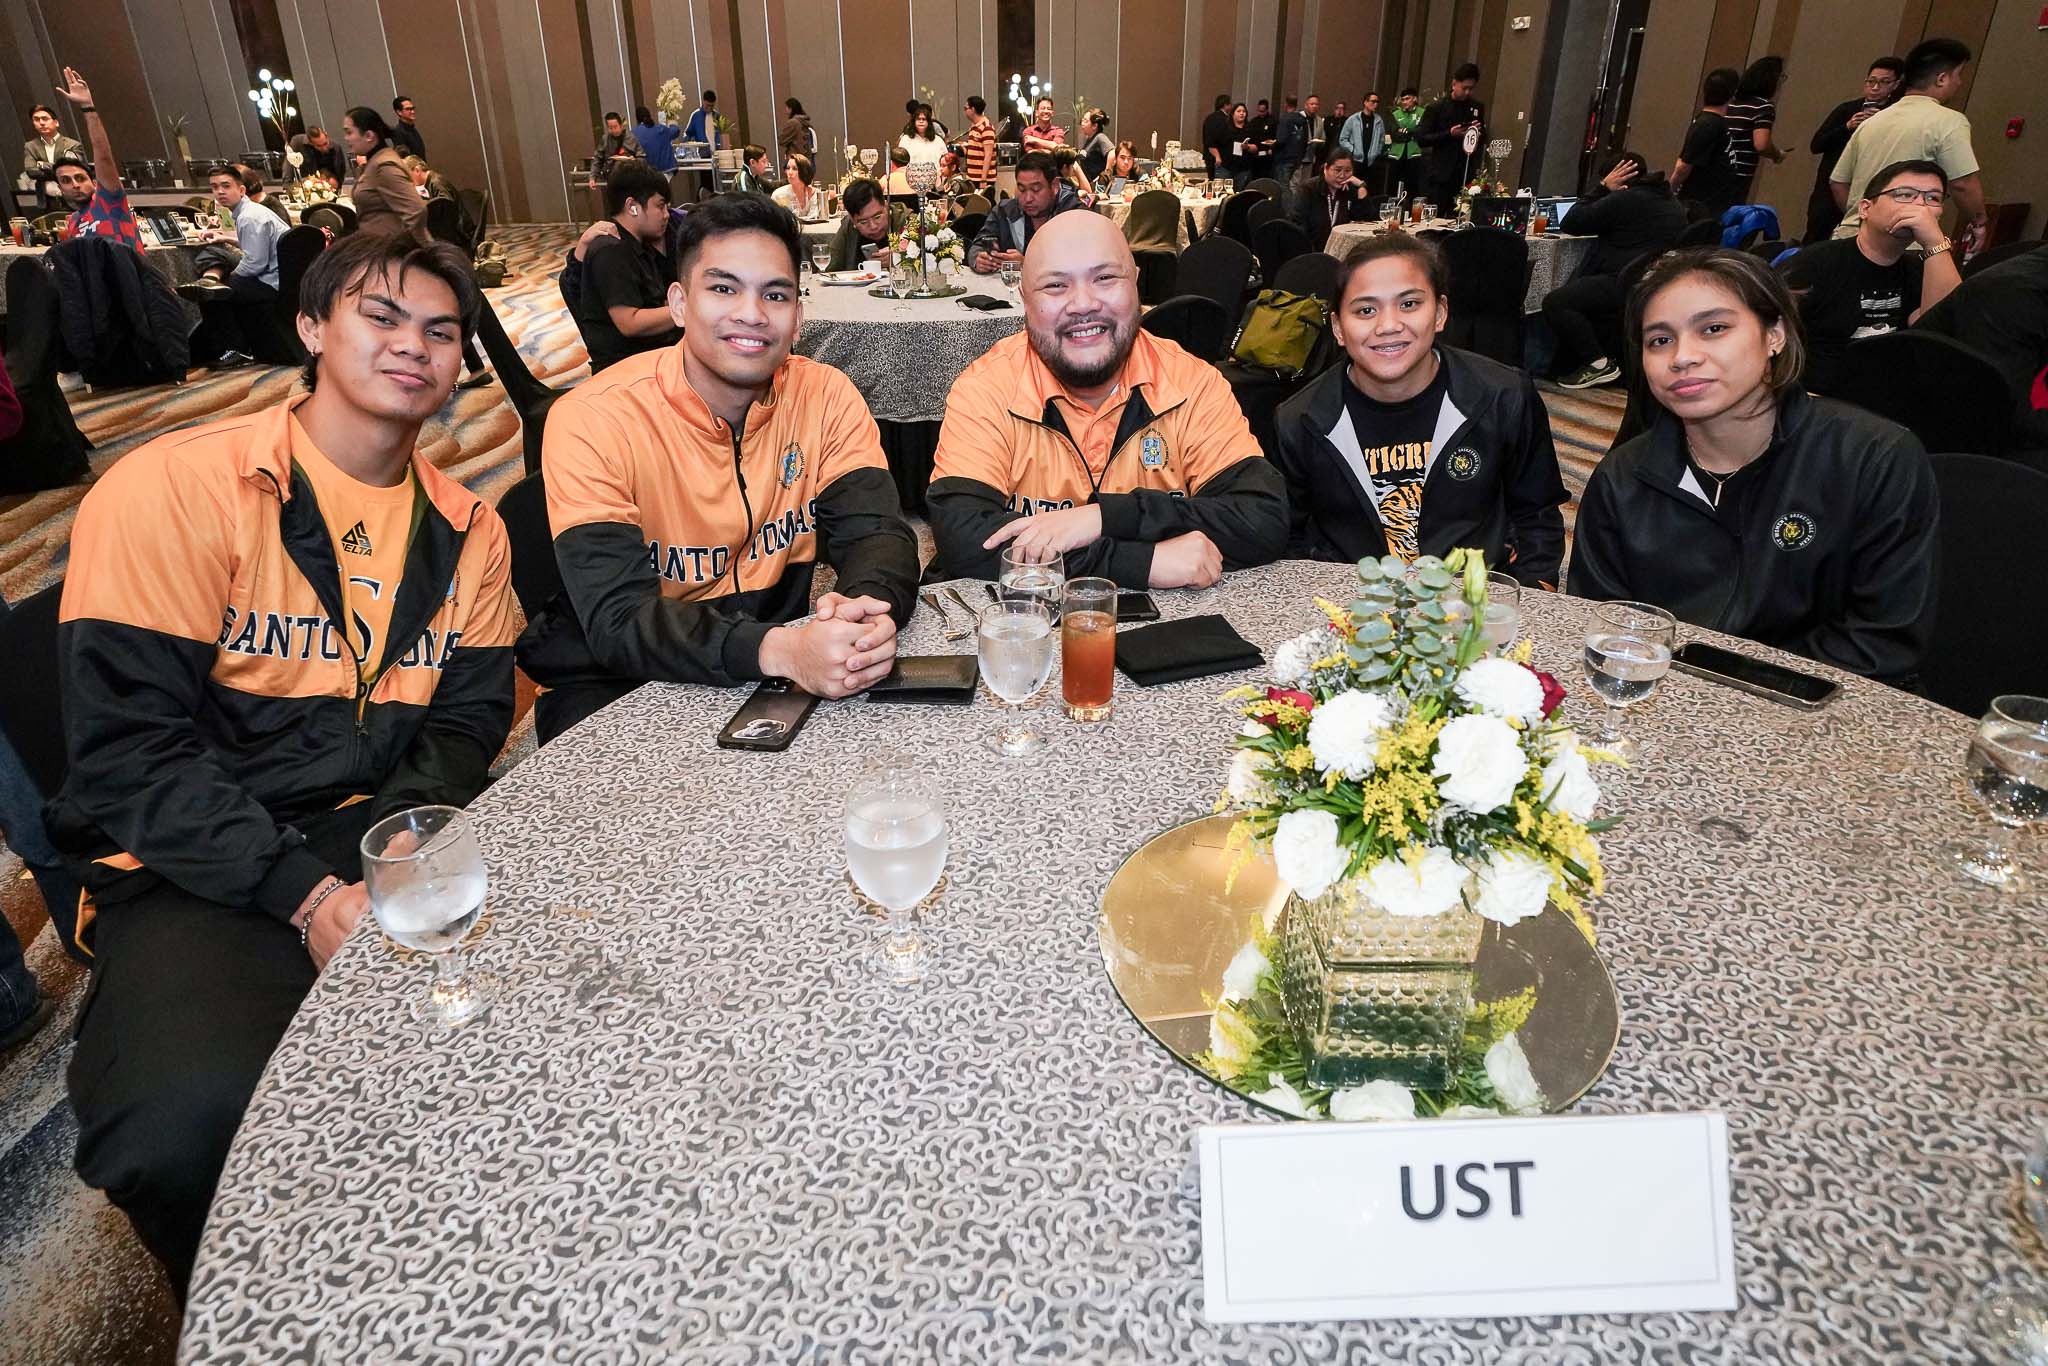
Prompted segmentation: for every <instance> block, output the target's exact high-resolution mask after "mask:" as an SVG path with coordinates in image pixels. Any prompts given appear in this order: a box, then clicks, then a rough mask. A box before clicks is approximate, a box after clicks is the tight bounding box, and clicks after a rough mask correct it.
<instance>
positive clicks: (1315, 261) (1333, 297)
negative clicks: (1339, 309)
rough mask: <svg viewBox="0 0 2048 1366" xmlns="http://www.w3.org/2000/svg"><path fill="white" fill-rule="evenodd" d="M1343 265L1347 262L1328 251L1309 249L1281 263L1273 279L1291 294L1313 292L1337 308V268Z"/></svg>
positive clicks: (1277, 286)
mask: <svg viewBox="0 0 2048 1366" xmlns="http://www.w3.org/2000/svg"><path fill="white" fill-rule="evenodd" d="M1342 268H1343V262H1341V261H1339V260H1338V259H1337V258H1336V257H1334V256H1332V255H1330V254H1329V253H1328V252H1326V251H1305V252H1303V253H1301V254H1300V255H1299V256H1295V257H1292V258H1290V259H1289V260H1288V261H1287V263H1286V264H1285V265H1283V266H1281V267H1280V269H1279V271H1278V272H1277V273H1275V274H1274V275H1273V277H1272V280H1271V283H1272V287H1273V288H1274V289H1282V290H1285V291H1287V292H1288V293H1289V294H1312V295H1314V296H1315V297H1316V298H1318V299H1321V300H1322V301H1323V302H1324V303H1326V304H1328V305H1330V307H1332V308H1335V307H1336V306H1337V272H1338V271H1339V270H1341V269H1342Z"/></svg>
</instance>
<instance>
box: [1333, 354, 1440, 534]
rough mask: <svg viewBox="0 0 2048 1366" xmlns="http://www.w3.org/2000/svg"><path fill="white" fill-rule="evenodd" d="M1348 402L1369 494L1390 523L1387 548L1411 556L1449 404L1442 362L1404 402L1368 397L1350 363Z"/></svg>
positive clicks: (1386, 523) (1383, 522) (1385, 524)
mask: <svg viewBox="0 0 2048 1366" xmlns="http://www.w3.org/2000/svg"><path fill="white" fill-rule="evenodd" d="M1344 406H1345V407H1346V408H1347V409H1348V410H1349V412H1350V415H1351V429H1352V431H1353V432H1354V433H1355V434H1356V435H1357V437H1358V450H1359V454H1360V456H1361V457H1362V458H1363V464H1364V469H1365V477H1366V487H1365V494H1366V496H1367V497H1368V498H1370V499H1371V500H1372V503H1373V507H1374V508H1375V509H1376V510H1377V511H1378V513H1379V517H1380V525H1381V526H1382V527H1384V528H1385V529H1386V533H1387V553H1388V554H1391V555H1398V556H1400V557H1401V558H1402V559H1404V560H1412V559H1414V558H1415V548H1416V534H1417V531H1418V530H1419V528H1420V527H1421V525H1422V481H1423V479H1424V478H1425V477H1426V476H1427V475H1428V474H1429V456H1430V446H1431V443H1432V441H1433V440H1434V439H1435V436H1436V419H1437V414H1438V413H1439V412H1440V411H1441V410H1442V408H1443V406H1444V371H1443V366H1442V365H1438V366H1437V371H1436V378H1435V379H1434V380H1432V381H1430V384H1429V387H1428V388H1426V389H1424V390H1423V391H1422V392H1421V393H1419V394H1417V395H1416V396H1415V397H1414V398H1411V399H1409V400H1408V401H1407V402H1405V403H1380V402H1378V401H1376V400H1374V399H1372V398H1369V397H1367V396H1366V395H1365V394H1364V393H1363V392H1361V391H1360V390H1359V387H1358V385H1357V384H1356V383H1355V382H1354V381H1353V380H1352V378H1351V374H1350V371H1349V369H1348V367H1347V369H1346V371H1345V375H1344Z"/></svg>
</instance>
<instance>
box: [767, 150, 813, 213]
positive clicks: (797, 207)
mask: <svg viewBox="0 0 2048 1366" xmlns="http://www.w3.org/2000/svg"><path fill="white" fill-rule="evenodd" d="M782 174H783V176H784V180H783V182H782V184H780V185H777V186H776V187H775V192H774V193H773V194H771V195H769V196H768V197H769V198H770V199H772V200H774V201H775V202H776V203H778V204H780V205H781V206H782V207H783V208H785V209H788V210H789V211H790V212H791V213H793V214H795V215H796V216H797V217H798V218H823V217H824V216H825V195H824V192H823V191H821V190H815V189H812V188H811V185H812V182H813V181H815V180H816V179H817V176H818V169H817V167H816V166H815V165H814V164H813V163H812V161H811V159H810V158H809V157H807V156H805V155H804V154H803V153H802V152H791V153H789V154H788V155H787V156H786V157H785V158H784V159H783V163H782Z"/></svg>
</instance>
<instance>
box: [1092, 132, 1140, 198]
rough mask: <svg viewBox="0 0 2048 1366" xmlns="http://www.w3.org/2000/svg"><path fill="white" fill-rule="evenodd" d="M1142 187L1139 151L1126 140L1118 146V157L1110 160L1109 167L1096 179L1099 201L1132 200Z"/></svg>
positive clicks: (1115, 156)
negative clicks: (1139, 178)
mask: <svg viewBox="0 0 2048 1366" xmlns="http://www.w3.org/2000/svg"><path fill="white" fill-rule="evenodd" d="M1141 188H1142V187H1141V186H1140V185H1139V183H1138V150H1137V148H1135V147H1133V146H1131V140H1130V139H1129V138H1125V139H1124V140H1123V141H1122V142H1119V143H1118V144H1117V145H1116V155H1114V156H1112V157H1111V158H1110V159H1109V165H1108V166H1107V167H1106V168H1104V170H1103V172H1102V174H1101V175H1099V176H1097V177H1096V178H1095V197H1096V198H1097V199H1099V200H1100V199H1130V198H1133V197H1134V196H1136V195H1137V193H1138V192H1139V190H1140V189H1141Z"/></svg>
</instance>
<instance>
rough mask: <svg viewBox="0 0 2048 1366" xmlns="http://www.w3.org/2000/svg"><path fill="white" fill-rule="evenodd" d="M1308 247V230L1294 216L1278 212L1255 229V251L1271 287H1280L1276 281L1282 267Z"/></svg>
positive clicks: (1260, 269) (1260, 267)
mask: <svg viewBox="0 0 2048 1366" xmlns="http://www.w3.org/2000/svg"><path fill="white" fill-rule="evenodd" d="M1308 249H1309V243H1308V234H1307V233H1305V232H1303V231H1302V230H1301V225H1300V224H1299V223H1296V222H1293V221H1292V220H1290V219H1286V218H1280V217H1277V216H1276V217H1274V218H1272V219H1269V220H1268V221H1266V222H1264V223H1261V224H1259V225H1258V226H1257V227H1255V228H1253V229H1252V254H1253V255H1254V256H1256V257H1258V258H1259V275H1260V277H1261V278H1263V279H1264V280H1265V281H1266V284H1267V286H1268V287H1269V288H1272V289H1278V288H1279V285H1277V284H1275V283H1274V281H1275V280H1276V279H1277V278H1278V277H1279V274H1280V268H1281V267H1282V266H1284V265H1286V264H1287V263H1288V262H1289V261H1292V260H1293V259H1294V258H1295V257H1297V256H1301V255H1305V254H1306V253H1307V252H1308Z"/></svg>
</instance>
